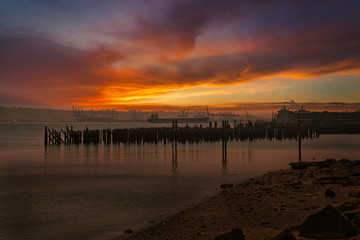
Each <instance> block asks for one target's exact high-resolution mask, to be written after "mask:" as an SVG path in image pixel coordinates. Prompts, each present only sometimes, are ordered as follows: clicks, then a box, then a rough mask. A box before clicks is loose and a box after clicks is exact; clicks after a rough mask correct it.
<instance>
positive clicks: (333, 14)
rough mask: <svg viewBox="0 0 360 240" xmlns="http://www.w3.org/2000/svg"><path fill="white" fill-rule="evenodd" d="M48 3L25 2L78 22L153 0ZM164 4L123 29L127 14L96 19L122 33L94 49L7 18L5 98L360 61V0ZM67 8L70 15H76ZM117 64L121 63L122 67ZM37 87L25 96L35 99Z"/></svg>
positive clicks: (335, 67)
mask: <svg viewBox="0 0 360 240" xmlns="http://www.w3.org/2000/svg"><path fill="white" fill-rule="evenodd" d="M50 2H51V1H45V0H37V1H36V3H37V5H36V6H35V5H32V4H31V3H28V4H29V5H31V6H32V7H33V8H35V9H37V8H38V6H39V5H41V6H43V7H44V8H43V9H42V11H45V10H46V9H55V10H54V12H56V14H57V15H56V16H58V15H59V16H60V15H61V14H62V13H65V12H66V10H67V9H69V8H71V6H72V7H73V8H72V11H71V18H70V19H71V21H73V20H78V21H79V22H75V23H74V24H75V25H76V26H77V27H79V26H80V25H81V24H83V23H86V22H89V23H90V25H91V26H92V25H93V24H97V23H98V22H100V20H102V21H103V22H106V21H105V20H107V19H108V17H109V18H112V17H113V18H114V19H115V20H112V21H116V17H114V16H107V13H108V11H110V9H111V6H114V7H113V8H114V9H111V13H112V14H114V13H115V12H116V8H118V9H120V8H121V6H124V9H129V15H131V14H132V13H133V12H134V13H135V10H134V9H135V7H129V6H130V5H131V4H134V5H136V4H141V5H143V4H145V3H146V1H136V2H134V3H131V2H122V1H105V3H104V6H102V7H99V8H97V7H96V6H99V4H98V3H96V1H91V2H89V3H86V4H89V6H90V5H91V6H94V7H89V6H87V7H84V8H83V6H84V3H82V2H81V1H75V2H76V3H74V5H71V4H72V1H62V2H61V3H60V2H58V1H55V2H54V3H52V2H51V3H50ZM155 2H158V1H154V3H155ZM157 4H158V5H156V6H157V8H155V7H153V8H151V12H148V13H147V14H142V13H143V10H142V11H139V12H138V13H137V14H138V15H136V14H134V16H133V18H131V20H130V21H132V20H133V19H135V22H131V23H132V24H133V25H132V27H131V30H126V32H124V30H122V29H121V28H122V27H123V26H124V25H122V24H120V23H119V26H116V25H114V24H110V25H109V26H107V25H106V24H105V25H101V24H100V25H96V27H94V29H97V30H98V28H101V27H104V29H101V30H103V31H100V30H99V31H98V33H99V34H104V32H106V33H109V32H111V33H113V32H115V34H111V36H110V37H112V39H111V41H109V42H111V44H110V43H108V44H104V45H103V46H100V45H97V46H96V47H94V48H93V50H86V51H85V50H80V49H78V48H76V47H75V46H71V45H70V44H67V45H65V44H63V45H62V44H60V42H61V41H56V40H57V39H52V37H50V36H51V34H49V35H44V36H37V34H38V33H39V32H41V31H37V29H33V34H34V35H35V37H34V35H31V34H30V33H31V29H25V30H24V32H23V34H12V35H10V34H8V35H6V31H5V30H4V29H10V28H11V27H13V25H16V24H15V23H14V24H13V25H11V26H4V28H2V27H0V30H1V31H0V53H1V54H0V84H1V85H2V86H6V90H7V91H13V93H12V94H10V95H7V97H6V96H5V95H4V96H5V97H3V98H2V99H1V101H3V102H10V101H13V102H16V100H14V99H13V97H14V96H15V95H16V91H18V93H20V92H21V91H25V92H26V90H29V89H33V90H32V91H33V93H29V91H27V94H30V95H31V94H32V95H33V96H36V97H37V99H38V95H39V94H40V93H42V91H47V93H46V94H47V97H50V96H51V95H54V94H57V95H61V97H62V98H66V99H67V101H69V102H71V101H76V100H77V99H80V100H82V99H86V97H89V96H91V97H92V98H93V100H92V101H97V99H98V97H101V94H102V92H103V90H104V88H106V87H108V86H113V87H118V90H117V91H116V93H117V94H118V95H124V96H131V94H132V91H133V90H131V91H128V90H126V88H125V86H131V87H132V88H134V89H135V90H141V89H143V88H157V87H160V88H164V89H166V88H168V89H176V88H181V87H183V86H195V85H201V84H209V85H211V84H212V85H229V84H234V83H241V82H247V81H252V80H256V79H259V78H264V77H269V76H276V75H282V76H284V75H285V76H296V77H311V76H322V75H328V74H332V73H337V72H343V71H349V70H354V69H359V68H360V24H359V23H360V14H358V9H359V8H360V2H359V1H355V0H349V1H300V0H299V1H285V0H277V1H268V0H256V1H242V0H224V1H218V0H181V1H180V0H173V1H164V2H161V3H160V4H159V3H157ZM25 5H26V4H25ZM125 5H126V6H125ZM90 8H91V9H93V10H91V11H90V10H88V9H90ZM120 10H121V9H120ZM120 10H119V11H120ZM88 11H90V12H88ZM152 11H153V12H152ZM79 13H81V17H79V18H77V15H78V14H79ZM87 13H88V15H87ZM140 13H141V14H140ZM66 17H67V16H66V14H65V15H64V16H63V17H62V21H63V22H62V23H63V24H65V23H66V24H69V23H70V22H71V21H70V20H66ZM29 18H30V17H29ZM0 19H1V18H0ZM64 19H65V20H64ZM53 21H54V19H52V21H51V22H50V23H49V25H51V24H53ZM34 22H37V21H34ZM57 24H58V25H56V26H59V25H61V22H60V23H57ZM44 25H46V24H44ZM107 27H110V28H112V29H110V30H111V31H110V30H109V29H106V28H107ZM116 27H117V28H116ZM113 28H116V29H113ZM66 29H67V28H66ZM20 30H21V29H16V32H17V33H18V32H19V31H20ZM92 30H93V29H92ZM63 31H65V30H63ZM93 31H95V30H93ZM14 32H15V30H14ZM90 32H91V31H90ZM95 32H96V31H95ZM64 34H66V32H64ZM105 35H106V34H105ZM14 36H17V37H14ZM103 37H109V36H103ZM227 44H232V45H233V47H234V51H233V52H228V51H222V48H220V49H219V50H218V51H217V52H216V51H214V52H213V53H212V54H208V55H206V54H203V55H201V54H200V55H196V53H194V52H196V51H194V50H197V47H199V46H200V47H203V48H206V47H207V48H209V52H210V50H213V49H212V48H213V45H214V48H215V47H216V46H215V45H222V46H223V47H224V48H225V47H226V45H227ZM204 46H205V47H204ZM244 46H245V47H244ZM239 49H241V51H240V50H239ZM204 51H205V52H206V49H205V50H204ZM132 58H133V59H135V60H132V62H131V61H129V62H127V60H128V59H132ZM149 59H151V60H149ZM152 59H154V60H153V61H152ZM141 61H144V63H141ZM134 62H135V63H136V64H137V65H136V64H134ZM118 63H121V64H119V65H121V67H120V68H118V69H116V66H117V65H116V64H118ZM134 65H136V66H134ZM122 87H124V88H122ZM20 90H21V91H20ZM4 91H5V90H2V91H0V93H2V92H4ZM134 92H136V91H134ZM160 92H161V93H164V91H160ZM30 95H29V96H26V97H28V98H29V99H31V96H30ZM150 95H151V94H150ZM10 96H11V97H10ZM7 99H8V100H7ZM59 101H60V100H59Z"/></svg>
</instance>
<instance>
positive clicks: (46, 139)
mask: <svg viewBox="0 0 360 240" xmlns="http://www.w3.org/2000/svg"><path fill="white" fill-rule="evenodd" d="M47 134H48V131H47V126H45V139H44V145H45V146H47V141H48V135H47Z"/></svg>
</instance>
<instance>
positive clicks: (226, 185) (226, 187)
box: [220, 183, 234, 189]
mask: <svg viewBox="0 0 360 240" xmlns="http://www.w3.org/2000/svg"><path fill="white" fill-rule="evenodd" d="M233 187H234V184H231V183H228V184H222V185H220V188H221V189H228V188H233Z"/></svg>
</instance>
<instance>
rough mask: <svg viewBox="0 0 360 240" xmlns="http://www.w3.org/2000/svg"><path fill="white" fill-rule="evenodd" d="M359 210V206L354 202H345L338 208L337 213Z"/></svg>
mask: <svg viewBox="0 0 360 240" xmlns="http://www.w3.org/2000/svg"><path fill="white" fill-rule="evenodd" d="M358 208H359V205H358V204H357V203H355V202H352V203H351V202H346V203H343V204H342V205H341V206H339V207H338V209H339V211H340V212H342V213H343V212H347V211H351V210H354V209H358Z"/></svg>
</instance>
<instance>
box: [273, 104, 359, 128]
mask: <svg viewBox="0 0 360 240" xmlns="http://www.w3.org/2000/svg"><path fill="white" fill-rule="evenodd" d="M277 122H278V123H279V124H298V123H302V124H303V125H312V126H345V125H359V124H360V111H356V112H327V111H324V112H310V111H307V110H305V109H304V108H303V106H301V108H300V109H299V110H298V111H291V110H288V109H286V107H285V106H284V108H282V109H281V110H280V111H278V112H277Z"/></svg>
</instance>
